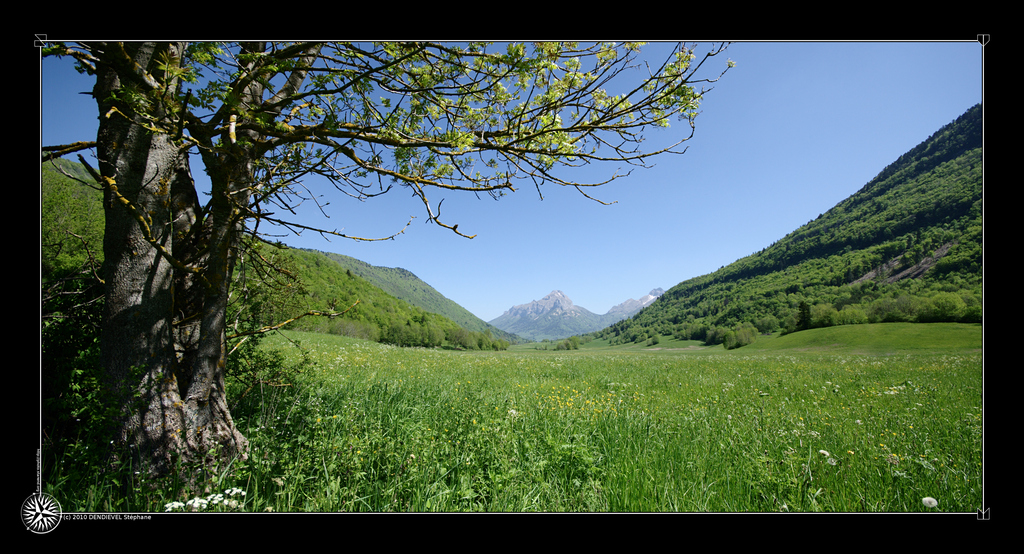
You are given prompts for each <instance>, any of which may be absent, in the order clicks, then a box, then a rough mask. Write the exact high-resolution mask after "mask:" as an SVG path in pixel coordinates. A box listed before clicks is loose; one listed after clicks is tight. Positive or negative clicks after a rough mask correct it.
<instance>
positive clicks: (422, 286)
mask: <svg viewBox="0 0 1024 554" xmlns="http://www.w3.org/2000/svg"><path fill="white" fill-rule="evenodd" d="M322 254H323V255H324V256H326V257H327V258H329V259H331V260H333V261H335V262H337V263H338V265H340V266H341V267H342V268H344V269H346V270H349V271H351V272H352V273H353V274H354V275H358V276H360V277H362V278H363V279H366V280H367V281H369V282H371V283H373V284H374V285H376V286H377V287H380V289H381V290H383V291H384V292H387V293H388V294H390V295H392V296H394V297H395V298H400V299H402V300H404V301H406V302H408V303H409V304H412V305H413V306H418V307H420V308H423V309H424V310H426V311H428V312H430V313H433V314H438V315H442V316H444V317H446V318H448V319H450V320H452V321H454V322H455V323H457V324H458V325H460V326H461V327H463V328H464V329H467V330H469V331H476V332H478V333H485V334H486V333H490V334H491V335H492V336H493V337H494V338H497V339H501V340H505V341H508V342H510V343H517V342H521V341H522V339H521V338H520V337H517V336H516V335H514V334H512V333H506V332H505V331H502V330H501V329H498V328H497V327H495V326H493V325H490V324H489V323H487V322H485V321H484V320H482V319H480V318H478V317H477V316H475V315H473V314H472V313H471V312H470V311H469V310H467V309H465V308H463V307H462V306H460V305H458V304H457V303H455V302H454V301H452V300H450V299H449V298H447V297H445V296H444V295H443V294H441V293H440V292H438V291H437V290H436V289H435V288H434V287H432V286H430V285H429V284H427V283H425V282H424V281H423V280H421V279H420V278H419V277H417V276H416V275H414V274H413V273H412V272H411V271H408V270H406V269H402V268H400V267H381V266H375V265H370V264H368V263H366V262H364V261H361V260H357V259H355V258H352V257H349V256H344V255H342V254H334V253H331V252H322Z"/></svg>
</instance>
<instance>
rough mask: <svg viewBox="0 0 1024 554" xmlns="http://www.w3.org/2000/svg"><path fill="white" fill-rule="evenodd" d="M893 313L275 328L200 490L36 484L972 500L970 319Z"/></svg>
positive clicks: (534, 507)
mask: <svg viewBox="0 0 1024 554" xmlns="http://www.w3.org/2000/svg"><path fill="white" fill-rule="evenodd" d="M905 327H906V329H903V326H900V324H891V325H889V324H881V325H857V326H849V327H846V328H839V327H837V328H829V329H822V330H812V331H806V332H803V333H796V334H793V335H789V336H785V337H764V338H763V339H764V340H760V339H759V341H758V342H757V343H755V344H753V345H751V346H749V347H744V348H741V349H738V350H734V351H728V352H727V351H725V350H724V349H723V348H722V347H717V348H700V347H698V346H696V343H693V344H686V343H680V344H674V343H673V341H671V340H670V339H667V340H664V341H663V342H662V343H660V344H659V346H661V347H662V348H660V349H657V350H655V349H652V348H640V347H636V348H609V347H606V346H602V345H601V344H599V343H598V341H595V342H594V343H589V344H587V345H585V346H584V348H582V349H581V350H578V351H568V352H566V351H559V352H555V351H538V350H534V349H533V348H532V347H529V345H524V346H520V347H517V348H514V349H513V350H511V351H506V352H489V353H483V352H462V351H450V350H440V349H419V348H397V347H391V346H386V345H381V344H377V343H371V342H366V341H360V340H355V339H350V338H345V337H338V336H331V335H320V334H310V333H298V332H287V333H285V337H287V340H286V338H285V337H282V336H280V335H275V336H268V337H267V338H266V339H265V340H264V343H263V345H262V347H263V348H265V349H267V351H268V352H275V351H277V352H278V355H280V356H283V360H284V362H285V363H286V364H296V365H294V367H300V368H301V373H299V374H294V375H293V376H292V377H291V378H290V379H289V380H288V383H289V384H290V386H268V385H264V386H255V387H252V388H248V391H247V392H246V391H245V390H244V389H243V388H242V387H241V386H239V385H238V384H235V385H233V386H235V387H236V388H235V389H234V390H232V391H231V392H232V394H233V396H232V397H233V398H237V399H239V400H238V403H237V405H236V406H234V407H233V408H232V409H233V414H234V415H235V419H236V423H237V424H238V426H239V428H240V429H241V431H242V432H243V434H245V435H246V436H247V437H248V438H249V439H250V441H251V452H250V456H249V458H248V460H245V461H236V462H235V463H234V464H232V466H231V467H227V468H221V469H220V470H219V471H217V472H216V474H215V475H214V476H213V482H212V483H211V487H212V488H211V491H213V492H212V494H211V496H210V497H208V498H204V499H202V500H198V501H197V500H192V501H191V504H186V501H187V500H188V499H187V498H185V497H181V496H179V495H178V493H176V492H175V491H174V488H173V487H172V486H167V487H165V488H163V489H158V490H156V491H152V490H149V489H146V488H145V487H140V488H139V489H138V490H137V491H136V493H135V494H130V495H127V496H125V495H122V494H114V493H112V492H110V491H107V490H105V489H104V488H103V486H102V485H96V484H95V483H96V481H95V480H92V481H90V480H89V479H90V477H86V476H82V475H79V474H78V473H71V472H70V471H63V472H62V471H57V472H56V473H55V474H54V475H50V476H48V478H46V479H44V492H48V493H50V494H53V495H54V496H57V497H58V498H60V499H61V502H62V504H63V506H64V509H65V511H78V510H84V511H106V510H119V511H120V510H131V511H165V510H172V511H186V510H193V509H202V510H208V511H212V510H217V511H220V510H231V511H246V512H266V511H273V512H310V511H313V512H336V511H345V512H348V511H371V512H388V511H400V512H407V511H411V512H421V511H422V512H437V511H442V512H463V511H489V512H562V511H568V512H621V511H625V512H652V511H653V512H819V511H824V512H918V511H933V512H936V511H940V512H975V511H976V510H977V509H978V508H979V507H981V505H982V429H983V425H982V354H981V327H980V326H978V325H967V326H957V325H956V324H928V325H924V324H918V325H909V326H905ZM914 334H916V335H915V336H914V338H913V339H912V340H910V339H906V338H905V337H907V336H910V335H914ZM292 341H297V342H298V343H299V344H300V345H301V348H302V350H299V349H296V348H294V347H293V346H292ZM925 344H927V345H929V346H928V347H927V348H925V347H922V346H920V345H925ZM243 393H244V395H243ZM65 455H70V454H65ZM58 466H59V467H70V464H68V465H67V466H65V465H64V464H58ZM47 489H49V490H47ZM216 493H220V494H221V495H223V496H220V497H217V496H215V494H216ZM243 493H244V494H243ZM925 498H929V499H935V500H936V501H937V505H936V506H934V507H932V506H926V505H925V503H924V502H923V499H925ZM218 501H219V503H218Z"/></svg>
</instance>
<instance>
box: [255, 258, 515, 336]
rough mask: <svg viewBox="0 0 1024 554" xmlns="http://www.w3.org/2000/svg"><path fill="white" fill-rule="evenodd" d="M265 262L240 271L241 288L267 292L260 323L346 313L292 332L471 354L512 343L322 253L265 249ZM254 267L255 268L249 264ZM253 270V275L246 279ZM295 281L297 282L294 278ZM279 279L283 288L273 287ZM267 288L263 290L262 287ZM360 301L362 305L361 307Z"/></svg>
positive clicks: (308, 321)
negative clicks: (412, 300) (412, 301)
mask: <svg viewBox="0 0 1024 554" xmlns="http://www.w3.org/2000/svg"><path fill="white" fill-rule="evenodd" d="M259 251H260V253H261V254H262V259H255V258H253V257H252V256H250V257H249V258H248V261H247V263H246V264H243V266H242V267H241V268H240V269H239V272H238V274H239V276H240V278H248V279H249V280H250V281H251V283H250V284H249V285H247V286H241V283H240V284H239V285H236V289H239V290H241V289H245V290H249V291H252V290H254V289H257V288H258V289H259V290H262V291H265V292H263V293H261V296H259V298H260V300H259V301H258V302H257V303H258V304H259V305H264V304H266V305H268V306H269V305H272V306H274V308H273V309H272V310H267V312H266V313H265V315H264V316H262V317H261V319H260V324H261V325H272V324H275V323H278V322H281V321H285V320H286V319H288V318H290V317H295V315H297V314H301V313H306V312H307V311H334V312H342V311H345V310H347V311H345V313H344V315H341V316H338V317H333V318H327V317H312V318H303V319H300V320H297V321H295V322H294V323H291V324H289V328H291V329H296V330H305V331H316V332H320V333H333V334H339V335H346V336H352V337H357V338H364V339H368V340H372V341H378V342H386V343H389V344H395V345H398V346H427V347H435V346H442V345H449V346H453V347H458V348H467V349H474V350H475V349H484V350H492V349H505V348H507V347H508V345H509V342H508V341H507V340H504V339H502V338H500V337H495V336H494V335H493V334H491V333H488V332H486V331H485V332H479V331H471V330H468V329H465V328H463V327H462V326H461V325H459V324H458V323H456V322H454V321H452V320H451V319H449V318H447V317H444V316H442V315H439V314H436V313H432V312H429V311H427V310H425V309H423V308H421V307H418V306H414V305H412V304H410V303H409V302H406V301H405V300H402V299H399V298H396V297H394V296H392V295H390V294H388V293H386V292H384V291H383V290H382V289H380V288H379V287H377V286H376V285H374V284H373V283H371V282H370V281H368V280H366V279H364V278H362V277H360V276H358V275H356V274H355V273H354V272H353V271H352V270H349V269H346V268H344V267H342V266H341V265H339V264H338V263H337V262H336V261H335V260H333V259H331V258H330V257H329V256H328V255H326V254H324V253H322V252H316V251H312V250H296V249H280V248H275V247H273V246H269V245H261V246H260V250H259ZM271 259H272V261H273V265H274V266H275V267H277V268H280V269H284V270H285V271H287V273H280V272H277V273H276V275H277V277H276V278H275V277H272V275H275V272H274V271H272V270H261V269H260V268H261V267H263V266H265V264H264V263H263V260H271ZM250 263H251V264H252V266H250V265H248V264H250ZM247 271H249V272H250V275H248V276H247V275H246V272H247ZM292 276H294V278H295V279H292ZM275 279H276V280H277V281H278V282H280V283H281V284H283V286H281V285H277V286H271V285H269V283H273V282H274V281H275ZM261 287H262V288H261ZM357 302H358V303H357Z"/></svg>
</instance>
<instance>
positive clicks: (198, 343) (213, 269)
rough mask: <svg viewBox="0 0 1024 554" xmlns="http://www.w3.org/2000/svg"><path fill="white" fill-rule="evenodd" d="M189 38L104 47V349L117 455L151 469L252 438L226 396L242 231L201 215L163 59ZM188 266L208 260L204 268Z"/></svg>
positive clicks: (232, 450)
mask: <svg viewBox="0 0 1024 554" xmlns="http://www.w3.org/2000/svg"><path fill="white" fill-rule="evenodd" d="M184 47H185V45H184V44H180V43H170V44H168V43H161V44H152V43H129V44H123V45H122V44H111V43H105V44H97V45H94V50H93V52H94V54H95V55H96V56H97V58H98V59H99V60H100V61H99V62H98V63H97V82H96V87H95V89H94V91H93V93H94V96H95V98H96V100H97V103H98V105H99V108H100V109H99V112H100V126H99V132H98V135H97V152H98V155H99V158H100V173H101V176H102V178H103V180H104V181H106V190H105V194H104V209H105V213H106V228H105V232H104V244H103V248H104V257H105V261H104V264H105V265H104V279H105V283H106V285H105V286H106V313H105V319H104V327H103V334H102V343H101V344H102V358H103V365H104V369H105V374H106V379H107V383H106V384H107V388H108V390H109V391H110V393H111V394H112V398H111V402H112V404H111V406H114V407H116V408H117V409H118V410H119V412H118V413H117V414H116V422H117V423H116V427H115V429H114V430H113V433H114V436H115V445H116V446H117V447H118V448H117V449H116V450H115V452H116V454H117V458H118V459H119V460H120V461H122V462H126V461H129V460H130V461H131V462H132V463H133V464H139V467H136V468H134V469H136V470H141V471H145V472H147V473H150V474H166V473H168V472H170V471H172V470H174V468H175V464H176V463H185V464H187V463H189V462H199V463H200V464H203V465H208V464H209V462H211V461H213V459H215V458H219V459H230V458H232V457H234V456H241V457H244V456H245V455H246V451H247V447H248V443H247V441H246V439H245V437H243V436H242V435H241V434H240V433H239V432H238V430H237V429H236V428H235V426H234V422H233V421H232V418H231V415H230V413H229V412H228V408H227V403H226V399H225V395H224V357H225V350H224V324H225V322H224V313H225V307H226V302H227V292H228V289H227V286H228V283H229V282H230V256H231V255H232V252H233V250H232V248H231V245H232V244H231V241H232V240H233V239H232V237H231V233H228V236H225V234H224V232H223V231H221V232H219V233H218V232H217V226H218V225H217V222H216V221H215V220H214V219H213V218H203V217H200V216H202V208H201V206H199V203H198V197H197V195H196V191H195V185H194V182H193V180H192V176H191V173H190V170H189V165H188V155H187V151H186V149H184V148H182V147H181V146H180V145H179V144H176V143H175V141H174V136H173V132H169V131H168V130H173V125H172V124H171V123H173V121H174V119H175V118H176V117H178V116H177V115H176V114H175V111H174V108H173V106H174V102H173V95H174V93H175V92H176V88H177V85H176V83H175V82H174V77H173V75H167V74H165V73H164V71H163V70H162V69H161V68H160V67H159V66H160V64H163V63H166V62H167V60H168V59H170V60H172V62H173V61H174V60H175V58H177V59H178V60H180V56H181V55H182V53H183V51H184ZM154 81H155V82H156V86H154ZM140 97H141V98H142V100H140ZM140 102H144V103H145V109H142V108H141V107H140V106H141V105H142V104H140ZM136 108H139V109H136ZM169 122H171V123H169ZM214 211H216V210H214ZM211 215H212V214H211ZM197 226H199V228H196V227H197ZM225 240H226V242H225V243H221V242H220V241H225ZM161 250H162V251H163V252H162V253H161ZM186 264H194V265H195V266H198V267H206V266H209V269H204V271H202V273H195V272H194V271H191V270H189V269H188V268H187V267H186ZM125 449H128V450H125ZM128 451H130V452H131V456H130V457H127V456H125V453H126V452H128Z"/></svg>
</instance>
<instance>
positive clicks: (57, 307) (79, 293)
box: [40, 159, 510, 364]
mask: <svg viewBox="0 0 1024 554" xmlns="http://www.w3.org/2000/svg"><path fill="white" fill-rule="evenodd" d="M58 168H60V169H58ZM61 169H62V170H63V172H66V173H67V174H68V175H70V176H68V175H65V174H64V173H63V172H62V171H61ZM41 171H42V182H41V187H42V189H41V201H42V204H41V212H42V221H41V259H40V263H41V276H42V280H43V283H42V287H43V290H42V296H43V306H42V315H43V320H44V327H43V349H44V357H45V358H46V359H47V363H53V364H71V363H73V362H74V360H76V359H81V358H82V357H84V356H95V355H97V347H96V345H97V343H96V341H97V337H98V332H99V322H100V317H101V316H100V314H101V307H102V302H103V297H102V288H101V287H100V286H98V283H99V281H98V272H99V269H100V264H101V263H102V255H103V225H104V216H103V207H102V192H101V191H100V190H99V189H98V188H93V187H91V186H89V185H88V183H90V182H91V180H92V178H91V177H90V176H89V175H88V172H87V171H86V170H85V168H84V167H83V166H82V165H80V164H77V163H74V162H70V161H67V160H60V159H58V160H55V161H54V162H53V163H44V164H43V166H42V170H41ZM240 259H241V261H240V263H239V265H238V267H237V268H236V270H235V275H234V279H235V281H234V282H233V284H232V294H231V305H230V307H229V313H228V318H229V320H230V321H231V322H232V323H231V333H244V332H250V331H253V330H256V329H259V328H262V327H266V326H274V325H278V324H280V323H282V322H285V321H288V320H289V319H291V318H295V317H296V316H300V315H302V314H306V313H308V312H331V311H337V312H341V311H343V310H345V309H346V308H348V307H349V306H352V305H353V304H355V303H356V301H357V300H358V301H359V303H358V304H356V305H355V307H353V308H352V309H350V310H348V311H347V312H345V314H344V315H342V316H339V317H334V318H327V317H322V316H308V317H302V318H300V319H298V320H296V321H294V322H293V323H290V324H289V325H290V327H291V328H296V329H303V330H316V331H321V332H328V333H339V334H346V335H351V336H356V337H361V338H366V339H370V340H374V341H380V342H387V343H391V344H396V345H401V346H441V345H448V346H453V347H458V348H468V349H503V348H507V347H508V344H509V342H510V341H509V339H508V335H506V334H505V333H503V332H501V331H497V332H493V333H492V332H489V331H488V330H487V329H484V330H483V331H475V330H471V329H466V328H464V327H463V326H462V325H460V324H459V323H456V322H454V321H452V320H451V319H449V318H447V317H444V316H442V315H437V314H435V313H431V312H430V311H428V310H426V309H423V308H420V307H416V306H413V305H411V304H410V303H408V302H406V301H404V300H400V299H398V298H396V297H394V296H392V295H390V294H387V293H386V292H385V291H383V290H381V289H380V288H378V287H377V286H375V285H374V284H372V283H371V282H369V281H367V280H366V279H364V278H362V277H359V276H358V275H354V274H352V272H350V271H346V270H345V269H344V268H343V267H341V266H340V265H338V263H337V262H336V261H335V260H332V259H330V258H329V257H328V256H327V255H325V254H323V253H319V252H314V251H301V250H292V249H281V248H276V247H274V246H272V245H268V244H264V243H257V242H255V241H252V240H247V241H246V249H245V253H244V254H242V255H241V256H240ZM424 286H427V285H426V284H425V283H424ZM431 290H433V289H431Z"/></svg>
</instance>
